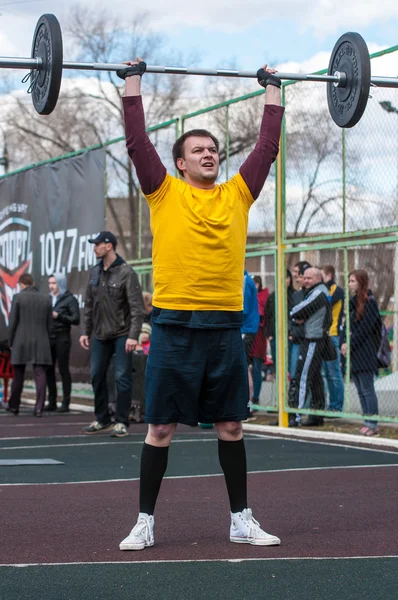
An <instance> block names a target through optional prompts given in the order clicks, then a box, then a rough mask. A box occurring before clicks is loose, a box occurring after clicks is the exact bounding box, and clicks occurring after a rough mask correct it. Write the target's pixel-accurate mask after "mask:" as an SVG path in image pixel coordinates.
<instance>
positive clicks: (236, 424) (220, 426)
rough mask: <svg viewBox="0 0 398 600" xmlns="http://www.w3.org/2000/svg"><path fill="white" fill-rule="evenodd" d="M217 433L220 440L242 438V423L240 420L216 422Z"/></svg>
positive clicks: (230, 440)
mask: <svg viewBox="0 0 398 600" xmlns="http://www.w3.org/2000/svg"><path fill="white" fill-rule="evenodd" d="M216 429H217V435H218V437H219V438H220V440H225V441H227V442H233V441H237V440H240V439H242V437H243V433H242V423H241V422H240V421H225V422H224V423H216Z"/></svg>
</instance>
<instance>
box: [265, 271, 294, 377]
mask: <svg viewBox="0 0 398 600" xmlns="http://www.w3.org/2000/svg"><path fill="white" fill-rule="evenodd" d="M285 281H286V300H287V314H288V315H289V314H290V311H291V310H292V308H293V306H294V302H293V296H294V294H295V290H294V287H293V278H292V274H291V272H290V271H289V269H286V280H285ZM275 309H276V307H275V292H271V294H270V295H269V296H268V298H267V302H266V303H265V310H264V315H265V335H266V336H267V339H268V341H269V344H270V348H271V356H272V362H273V363H274V369H275V367H276V311H275ZM290 329H291V325H290V319H289V338H290ZM288 343H289V351H288V368H289V372H290V370H291V340H290V339H289V341H288Z"/></svg>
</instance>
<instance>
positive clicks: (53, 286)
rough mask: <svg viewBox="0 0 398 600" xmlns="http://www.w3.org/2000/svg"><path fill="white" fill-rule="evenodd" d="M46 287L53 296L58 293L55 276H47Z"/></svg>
mask: <svg viewBox="0 0 398 600" xmlns="http://www.w3.org/2000/svg"><path fill="white" fill-rule="evenodd" d="M48 289H49V290H50V293H51V294H54V296H57V295H58V291H59V288H58V283H57V280H56V279H55V277H49V278H48Z"/></svg>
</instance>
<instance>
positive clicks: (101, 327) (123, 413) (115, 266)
mask: <svg viewBox="0 0 398 600" xmlns="http://www.w3.org/2000/svg"><path fill="white" fill-rule="evenodd" d="M89 242H90V243H91V244H94V252H95V255H96V257H97V258H98V259H100V262H99V263H98V264H97V265H96V266H95V267H93V268H92V269H91V271H90V279H89V282H88V286H87V291H86V300H85V307H84V333H83V335H82V336H80V345H81V346H82V348H84V349H85V350H88V349H89V347H90V338H92V344H91V346H92V349H91V383H92V386H93V390H94V410H95V417H96V420H95V421H93V422H92V423H91V424H90V425H88V426H87V427H85V428H84V432H85V433H88V434H95V433H99V432H101V431H104V430H108V429H110V428H112V433H111V436H112V437H124V436H126V435H128V431H127V428H128V426H129V412H130V404H131V396H132V380H131V378H132V360H131V352H133V351H134V350H135V349H136V346H137V344H138V336H139V334H140V331H141V326H142V323H143V321H144V316H145V311H144V301H143V298H142V291H141V286H140V284H139V281H138V277H137V274H136V272H135V271H133V269H132V268H131V267H130V266H129V265H128V264H127V263H126V262H125V261H124V260H123V259H122V258H121V257H120V256H119V255H118V254H116V251H115V250H116V245H117V240H116V237H115V236H114V235H113V233H111V232H110V231H101V233H99V234H98V236H97V237H96V238H95V239H92V240H89ZM113 355H114V363H115V380H116V389H117V396H116V416H115V420H116V423H115V425H113V424H112V422H111V416H110V414H109V407H108V388H107V385H106V376H107V371H108V367H109V364H110V361H111V359H112V356H113Z"/></svg>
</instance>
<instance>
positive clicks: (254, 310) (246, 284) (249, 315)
mask: <svg viewBox="0 0 398 600" xmlns="http://www.w3.org/2000/svg"><path fill="white" fill-rule="evenodd" d="M259 324H260V315H259V312H258V300H257V288H256V286H255V283H254V281H253V280H252V278H251V277H250V275H249V273H248V272H247V271H245V273H244V278H243V324H242V327H241V332H242V338H243V342H244V346H245V352H246V359H247V366H248V376H249V406H251V398H252V396H253V378H252V373H251V368H250V367H251V365H252V349H253V344H254V340H255V337H256V334H257V331H258V327H259Z"/></svg>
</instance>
